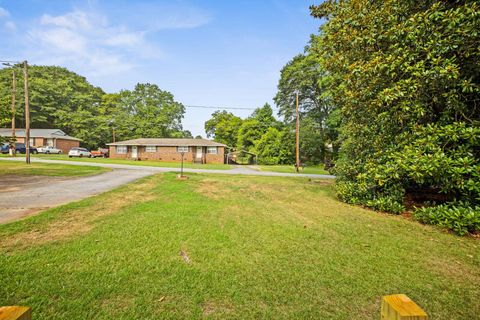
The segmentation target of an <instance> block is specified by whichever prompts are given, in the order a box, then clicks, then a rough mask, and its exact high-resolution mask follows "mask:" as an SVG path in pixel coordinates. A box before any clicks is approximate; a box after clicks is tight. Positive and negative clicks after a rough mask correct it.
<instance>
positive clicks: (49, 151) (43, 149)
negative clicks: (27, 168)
mask: <svg viewBox="0 0 480 320" xmlns="http://www.w3.org/2000/svg"><path fill="white" fill-rule="evenodd" d="M37 151H38V153H45V154H60V153H62V150H60V149H57V148H55V147H52V146H43V147H39V148H37Z"/></svg>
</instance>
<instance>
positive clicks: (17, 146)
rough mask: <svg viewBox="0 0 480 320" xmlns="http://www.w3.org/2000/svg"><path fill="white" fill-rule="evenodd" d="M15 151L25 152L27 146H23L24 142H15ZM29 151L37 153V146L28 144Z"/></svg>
mask: <svg viewBox="0 0 480 320" xmlns="http://www.w3.org/2000/svg"><path fill="white" fill-rule="evenodd" d="M15 151H16V152H17V153H27V148H26V147H25V143H15ZM30 153H32V154H36V153H38V150H37V148H35V147H32V146H30Z"/></svg>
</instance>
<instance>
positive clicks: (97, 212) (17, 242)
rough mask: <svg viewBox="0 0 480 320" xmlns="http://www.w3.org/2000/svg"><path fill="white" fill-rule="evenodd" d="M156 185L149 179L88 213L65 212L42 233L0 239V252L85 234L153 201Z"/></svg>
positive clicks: (103, 199) (97, 204)
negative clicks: (100, 222)
mask: <svg viewBox="0 0 480 320" xmlns="http://www.w3.org/2000/svg"><path fill="white" fill-rule="evenodd" d="M156 184H157V181H156V179H149V180H147V181H145V182H143V183H136V184H132V185H129V186H128V187H126V188H125V189H124V190H122V191H121V192H114V193H109V194H108V195H100V196H98V199H97V201H96V202H95V203H94V204H93V205H92V206H91V207H90V208H89V210H88V211H86V210H84V208H79V209H72V210H69V211H66V212H65V213H64V214H63V215H62V216H61V217H60V218H59V219H56V220H55V221H53V222H50V223H48V224H47V225H46V226H45V227H42V229H41V230H40V229H34V230H29V231H25V232H21V233H17V234H15V235H14V236H10V237H7V238H5V239H1V244H0V248H3V249H11V248H15V249H21V248H27V247H30V246H32V245H41V244H44V243H47V242H53V241H59V240H65V239H69V238H71V237H73V236H77V235H80V234H84V233H87V232H89V231H90V230H91V229H92V228H93V227H94V226H95V224H94V222H95V221H97V220H98V219H100V218H102V217H104V216H108V215H111V214H115V213H117V212H119V211H120V210H122V209H123V208H126V207H129V206H131V205H135V204H138V203H139V202H147V201H150V200H153V199H154V198H155V196H154V193H153V192H152V191H151V190H152V189H153V188H154V187H155V186H156Z"/></svg>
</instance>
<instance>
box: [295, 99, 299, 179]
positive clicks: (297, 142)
mask: <svg viewBox="0 0 480 320" xmlns="http://www.w3.org/2000/svg"><path fill="white" fill-rule="evenodd" d="M295 109H296V113H297V126H296V130H295V138H296V148H295V149H296V152H295V154H296V162H295V170H296V171H297V172H298V170H299V168H300V115H299V111H298V91H297V92H296V108H295Z"/></svg>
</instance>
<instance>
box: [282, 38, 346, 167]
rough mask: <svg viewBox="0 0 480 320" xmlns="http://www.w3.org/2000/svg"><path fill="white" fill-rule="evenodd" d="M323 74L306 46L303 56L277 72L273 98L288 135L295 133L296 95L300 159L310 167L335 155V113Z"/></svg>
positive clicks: (336, 135) (298, 56)
mask: <svg viewBox="0 0 480 320" xmlns="http://www.w3.org/2000/svg"><path fill="white" fill-rule="evenodd" d="M325 79H326V77H325V71H323V68H322V66H321V65H320V62H319V60H318V59H317V57H316V56H315V55H314V54H313V53H312V52H311V47H310V46H307V48H306V49H305V53H304V54H301V55H297V56H296V57H294V58H293V59H292V60H291V61H289V62H288V63H287V64H286V65H285V66H284V67H283V68H282V70H281V72H280V80H279V83H278V92H277V94H276V96H275V98H274V100H275V103H276V104H277V106H278V109H279V115H280V116H282V117H283V119H284V123H285V125H286V126H287V127H288V128H289V130H290V131H293V130H295V125H296V115H295V104H296V101H295V100H296V94H297V93H298V105H299V114H300V135H301V137H300V144H301V145H300V149H301V155H302V159H303V160H304V161H306V162H310V163H325V162H328V161H330V160H333V159H335V158H336V156H337V152H338V147H339V146H338V139H337V138H338V131H337V128H338V121H336V117H338V113H337V112H336V108H335V107H334V105H333V104H332V101H331V99H330V97H329V96H328V91H327V87H326V83H325Z"/></svg>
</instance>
